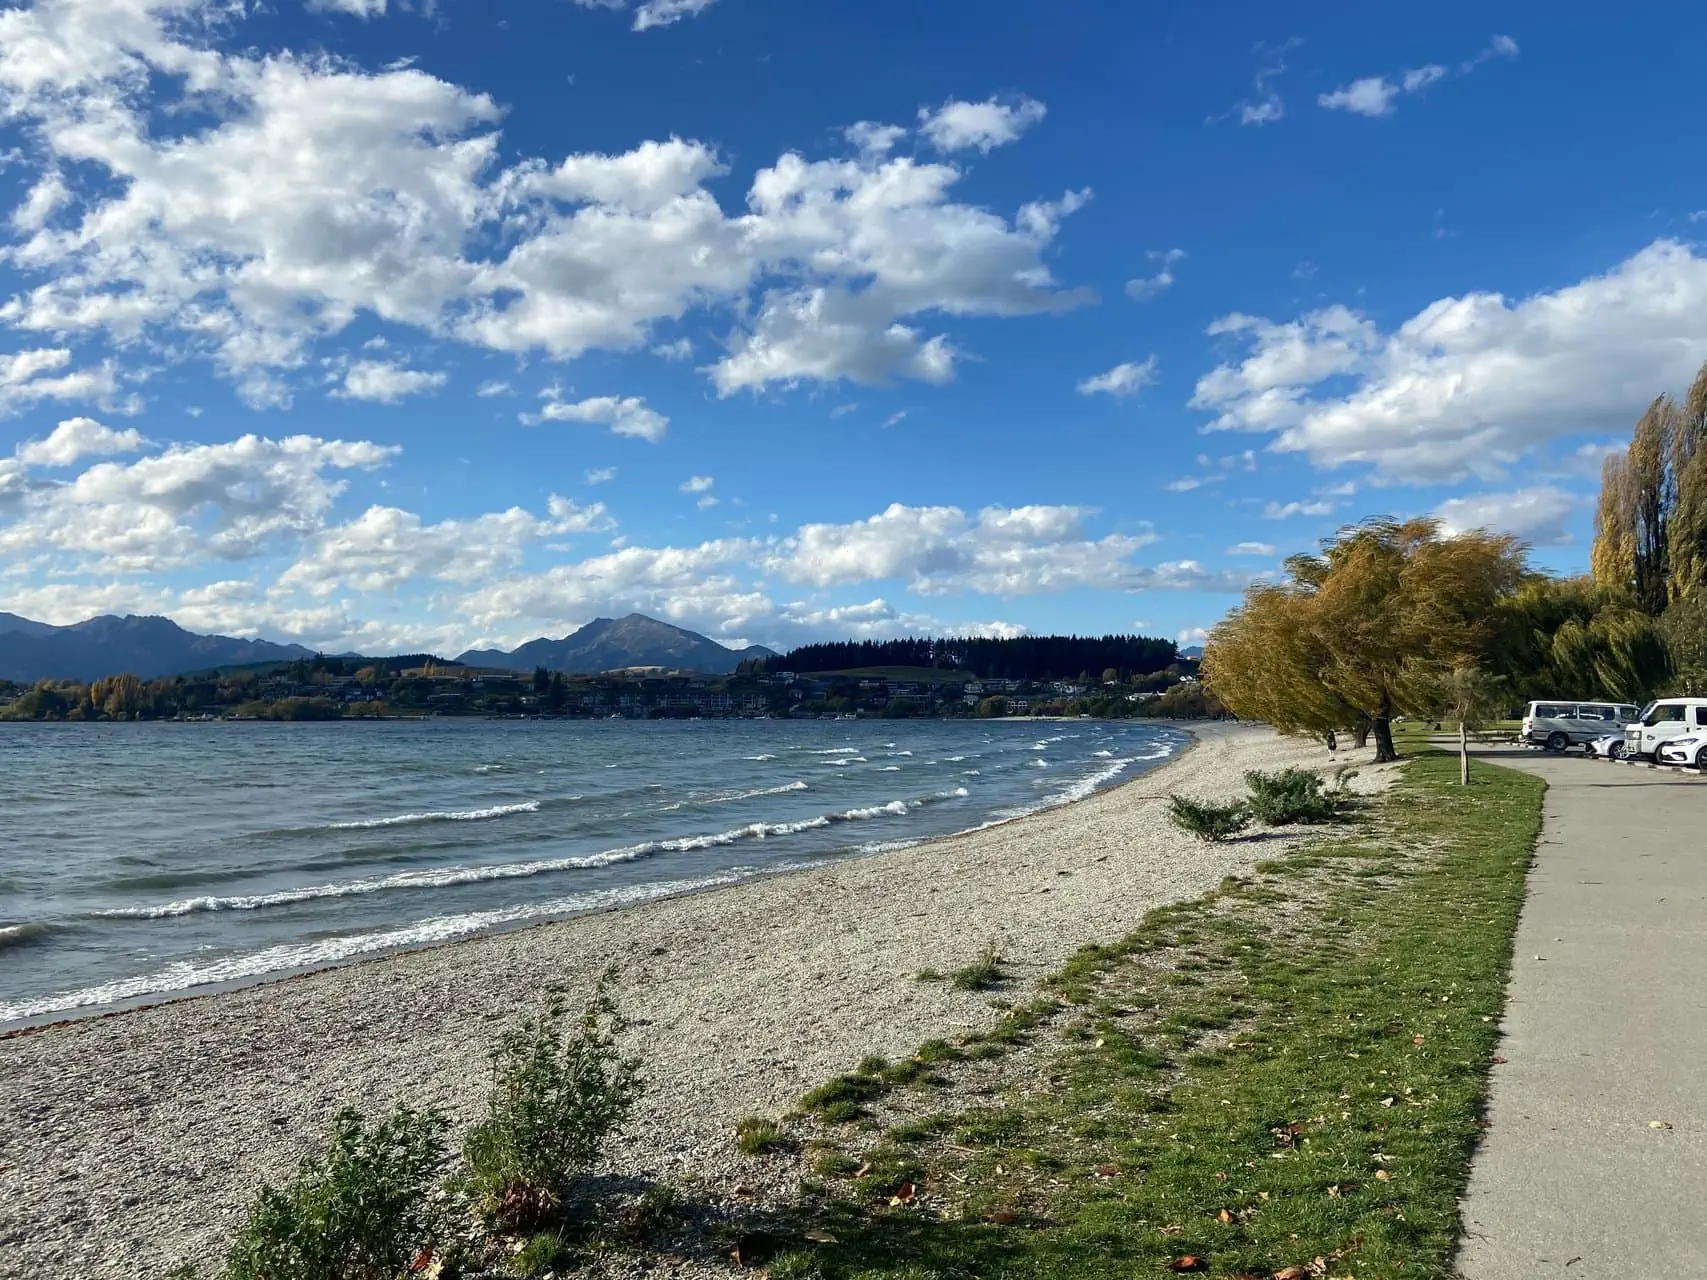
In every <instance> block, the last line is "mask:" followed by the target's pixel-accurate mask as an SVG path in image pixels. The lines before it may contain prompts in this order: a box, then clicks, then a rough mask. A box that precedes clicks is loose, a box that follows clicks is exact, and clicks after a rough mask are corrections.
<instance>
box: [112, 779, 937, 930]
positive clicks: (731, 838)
mask: <svg viewBox="0 0 1707 1280" xmlns="http://www.w3.org/2000/svg"><path fill="white" fill-rule="evenodd" d="M968 794H970V793H969V792H968V791H967V790H966V788H965V787H958V788H956V789H955V790H953V791H943V792H939V793H938V794H936V795H935V796H923V797H920V798H919V799H917V800H891V801H890V802H889V803H887V804H881V805H872V806H869V807H867V808H857V809H847V810H844V811H842V812H840V813H830V814H818V815H816V816H815V817H811V818H801V819H798V820H796V821H793V822H750V823H747V824H746V825H745V826H740V827H734V828H732V829H730V830H728V831H716V832H710V833H707V834H705V835H692V836H673V837H671V838H670V839H667V840H647V841H644V842H642V843H640V844H631V845H625V846H623V847H622V848H618V849H607V850H605V851H604V852H602V853H594V854H588V855H585V856H582V857H570V858H540V859H536V860H534V861H531V862H502V863H497V864H494V865H491V866H475V867H468V866H451V867H433V868H427V869H422V870H416V871H399V872H396V873H394V874H392V875H388V876H370V877H367V878H365V879H361V880H345V881H338V882H334V883H330V884H316V885H304V886H301V887H299V888H294V889H280V890H277V891H276V892H273V893H255V894H231V895H225V896H221V895H215V894H207V895H202V896H200V897H195V898H181V899H179V900H177V901H175V902H163V903H158V904H154V905H148V906H134V907H109V908H106V909H104V910H99V911H93V912H91V913H90V914H91V915H93V916H96V917H100V918H104V919H122V920H165V919H170V918H172V917H174V916H186V915H191V914H193V913H198V912H213V911H259V910H262V909H264V908H267V907H288V906H291V905H293V904H295V903H299V902H313V901H316V900H319V899H324V898H349V897H358V896H361V895H364V894H370V893H386V892H390V891H394V890H401V889H448V888H454V887H455V886H457V885H465V884H481V883H484V882H486V881H490V880H525V879H530V878H532V877H534V876H543V875H554V874H557V873H560V872H566V871H590V870H595V869H597V868H600V867H609V866H614V865H615V864H617V863H621V862H635V861H637V860H639V859H641V858H648V857H651V856H653V855H655V854H660V853H691V852H693V851H695V850H698V849H714V848H718V847H721V846H723V845H731V844H735V843H736V842H737V841H741V840H768V839H772V838H774V837H776V836H791V835H797V834H799V833H800V832H802V831H815V830H820V829H822V828H824V827H827V826H829V825H830V824H831V823H832V822H863V821H867V820H869V819H872V818H882V817H889V816H895V817H901V816H904V815H906V814H908V813H911V812H912V811H913V810H914V809H917V808H920V807H921V806H923V805H926V804H929V803H931V802H932V801H933V800H947V799H960V798H964V797H965V796H967V795H968Z"/></svg>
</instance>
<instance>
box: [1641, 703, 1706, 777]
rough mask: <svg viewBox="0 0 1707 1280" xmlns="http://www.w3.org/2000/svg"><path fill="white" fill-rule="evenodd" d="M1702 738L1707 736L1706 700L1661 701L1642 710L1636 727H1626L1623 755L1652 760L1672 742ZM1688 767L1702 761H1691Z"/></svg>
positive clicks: (1692, 759)
mask: <svg viewBox="0 0 1707 1280" xmlns="http://www.w3.org/2000/svg"><path fill="white" fill-rule="evenodd" d="M1699 734H1707V698H1661V699H1660V700H1659V701H1658V702H1650V703H1649V704H1648V705H1647V706H1646V707H1645V708H1643V710H1642V714H1641V717H1640V718H1639V719H1638V720H1637V722H1636V723H1635V724H1632V725H1627V726H1625V729H1624V754H1625V755H1627V756H1631V757H1636V756H1640V757H1642V758H1643V759H1652V758H1653V757H1654V756H1655V755H1656V754H1657V753H1658V752H1659V749H1660V748H1661V747H1662V746H1664V745H1666V744H1667V743H1668V742H1670V741H1671V740H1672V739H1673V738H1689V737H1694V736H1696V735H1699ZM1667 754H1668V755H1669V754H1672V753H1670V752H1668V753H1667ZM1687 763H1690V764H1701V763H1703V761H1701V760H1699V759H1694V758H1691V759H1690V760H1689V761H1688V762H1687Z"/></svg>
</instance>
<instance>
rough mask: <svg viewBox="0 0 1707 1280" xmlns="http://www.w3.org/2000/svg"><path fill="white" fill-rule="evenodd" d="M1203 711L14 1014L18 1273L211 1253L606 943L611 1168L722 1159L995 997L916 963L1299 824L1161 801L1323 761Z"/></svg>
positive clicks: (984, 1008) (11, 1147) (476, 1069)
mask: <svg viewBox="0 0 1707 1280" xmlns="http://www.w3.org/2000/svg"><path fill="white" fill-rule="evenodd" d="M1193 731H1194V733H1195V735H1196V737H1197V745H1196V746H1195V747H1194V748H1193V749H1191V750H1190V751H1188V752H1187V753H1186V754H1185V755H1184V756H1182V757H1181V758H1179V759H1177V760H1175V761H1173V762H1171V763H1169V764H1167V765H1165V766H1164V767H1163V768H1161V769H1158V770H1155V771H1153V772H1151V773H1148V774H1145V775H1142V776H1140V777H1139V778H1137V779H1135V780H1134V781H1133V782H1130V783H1128V784H1126V785H1123V786H1119V787H1116V788H1113V789H1111V790H1108V791H1104V792H1101V793H1099V794H1097V795H1094V796H1092V797H1090V798H1088V799H1085V800H1081V801H1079V802H1077V803H1074V804H1071V805H1068V806H1066V807H1064V808H1060V809H1055V810H1050V811H1047V812H1044V813H1040V814H1035V815H1033V816H1031V817H1028V818H1024V819H1020V820H1018V821H1015V822H1011V823H1007V824H1005V825H1002V826H997V827H991V828H988V829H985V830H982V831H977V832H972V833H969V834H966V835H961V836H953V837H949V838H946V839H941V840H933V841H930V842H928V843H925V844H921V845H917V846H914V847H912V848H907V849H901V850H896V851H893V852H889V853H882V854H876V855H873V856H870V857H866V858H861V859H858V860H853V861H848V862H843V863H839V864H837V865H834V866H830V867H825V868H821V869H817V870H813V871H806V872H799V873H793V874H788V875H781V876H774V877H765V878H761V879H758V880H753V881H748V882H745V883H742V884H739V885H736V886H732V887H729V888H724V889H718V890H713V891H710V892H706V893H701V894H695V895H691V896H687V897H681V898H675V899H667V900H663V901H658V902H652V903H647V904H644V905H640V906H636V907H630V908H626V909H623V910H619V911H612V912H607V913H604V914H598V915H590V916H582V917H578V918H576V919H573V920H568V921H563V922H560V923H556V924H549V925H542V926H538V927H535V928H530V929H524V930H518V931H514V932H509V933H502V934H497V935H493V936H490V937H482V938H473V939H469V940H465V941H460V942H454V943H448V944H445V945H441V946H436V947H430V948H426V949H422V950H417V951H409V952H403V953H400V954H397V955H392V956H387V957H383V958H379V959H374V960H369V961H365V962H363V963H359V964H353V965H349V966H346V967H342V968H338V969H334V970H328V971H323V972H319V973H314V974H308V975H305V976H301V977H295V978H289V979H285V980H281V981H276V982H270V983H266V984H263V985H259V986H254V987H247V988H244V989H241V990H236V991H227V992H221V993H218V994H215V995H208V996H202V997H199V998H191V999H184V1000H177V1001H173V1002H171V1003H167V1004H161V1005H156V1006H152V1007H149V1008H143V1009H135V1010H130V1011H126V1012H122V1013H117V1014H113V1015H110V1016H106V1017H95V1018H88V1019H84V1020H81V1021H76V1022H70V1023H60V1024H56V1025H53V1026H50V1027H45V1028H37V1029H32V1030H28V1031H23V1032H17V1033H13V1034H11V1035H9V1036H0V1275H4V1276H7V1277H18V1278H19V1280H23V1278H25V1277H79V1278H82V1277H106V1276H153V1275H160V1274H164V1273H165V1272H166V1271H168V1270H169V1269H170V1268H171V1267H172V1266H174V1265H175V1264H177V1263H179V1262H181V1261H183V1260H185V1259H190V1260H192V1261H195V1262H198V1263H200V1264H201V1265H202V1267H203V1270H204V1273H206V1272H209V1271H211V1270H214V1269H216V1267H217V1262H218V1259H219V1258H220V1256H221V1255H222V1253H223V1250H224V1247H225V1244H226V1243H227V1242H228V1241H229V1239H230V1237H231V1235H232V1233H233V1232H234V1230H235V1229H236V1228H237V1226H238V1225H239V1224H240V1222H241V1220H242V1215H243V1212H244V1210H245V1208H246V1207H247V1205H248V1202H249V1200H250V1198H251V1197H252V1196H253V1194H254V1191H255V1189H256V1187H257V1186H258V1185H260V1184H261V1183H262V1182H264V1181H268V1180H273V1181H276V1180H278V1179H280V1178H281V1177H284V1176H287V1175H288V1172H289V1170H290V1169H291V1168H292V1167H293V1166H294V1165H295V1163H296V1161H297V1160H298V1159H299V1158H300V1157H301V1156H302V1155H303V1154H304V1153H305V1152H307V1151H309V1150H311V1149H314V1148H316V1147H318V1146H319V1145H320V1144H321V1143H322V1142H323V1140H324V1134H325V1132H326V1128H327V1123H328V1121H329V1119H330V1117H331V1115H332V1114H333V1113H334V1112H335V1111H336V1110H337V1109H338V1108H340V1107H342V1106H345V1105H355V1106H358V1107H361V1108H362V1109H363V1110H365V1111H367V1112H368V1113H369V1114H374V1113H377V1112H380V1111H382V1110H384V1109H386V1108H388V1107H389V1106H391V1105H392V1104H393V1103H394V1102H399V1101H406V1102H409V1103H410V1104H412V1105H416V1106H422V1105H428V1104H433V1105H437V1106H440V1107H442V1108H444V1109H445V1110H446V1111H447V1112H449V1113H450V1114H451V1116H452V1117H453V1118H454V1120H455V1123H456V1125H457V1127H458V1130H460V1128H461V1126H462V1125H464V1124H465V1123H466V1122H467V1121H469V1120H470V1119H472V1118H473V1116H474V1115H475V1113H476V1112H477V1110H478V1109H479V1107H480V1106H481V1104H482V1102H483V1100H484V1096H485V1087H486V1076H487V1053H488V1050H489V1048H490V1046H491V1044H492V1042H493V1040H494V1038H495V1036H496V1034H497V1032H498V1031H499V1030H500V1029H501V1028H502V1027H503V1026H504V1025H506V1024H507V1023H509V1022H510V1021H512V1020H513V1019H515V1018H516V1017H518V1016H520V1015H522V1014H523V1013H525V1012H527V1011H529V1010H531V1009H533V1008H534V1007H536V1005H537V1002H538V1000H539V998H540V993H541V991H542V990H543V989H544V988H545V987H546V986H548V985H555V986H560V987H562V988H563V989H564V990H565V991H566V994H567V996H568V998H569V999H571V1000H576V999H578V998H580V997H581V996H583V995H584V994H585V993H587V992H588V991H590V990H591V988H592V985H593V983H594V981H595V980H596V978H597V977H598V974H599V973H600V972H601V971H602V970H603V969H604V968H605V967H606V966H607V965H611V964H614V965H616V966H617V967H618V969H619V972H620V977H619V980H618V983H617V986H616V998H617V1001H618V1004H619V1005H620V1006H621V1008H622V1011H623V1013H624V1015H625V1016H626V1017H627V1018H628V1019H629V1020H630V1022H631V1024H632V1025H631V1028H630V1030H629V1031H628V1032H627V1033H626V1036H625V1047H626V1048H628V1049H629V1050H630V1051H632V1052H637V1053H639V1054H641V1055H642V1056H643V1058H644V1060H645V1074H646V1077H647V1082H648V1092H647V1094H646V1097H645V1099H644V1101H643V1103H642V1104H641V1107H640V1109H639V1112H638V1113H637V1116H636V1119H635V1122H634V1124H633V1125H632V1126H631V1128H630V1130H629V1132H628V1134H627V1135H626V1136H625V1138H624V1139H623V1141H622V1142H621V1144H620V1145H619V1146H618V1148H617V1149H616V1150H615V1151H613V1153H612V1156H611V1162H610V1163H611V1167H612V1169H613V1170H618V1171H621V1172H622V1173H625V1174H632V1175H637V1176H640V1177H645V1178H650V1179H659V1180H665V1181H669V1180H673V1179H679V1178H683V1177H687V1176H694V1177H700V1178H704V1177H706V1176H707V1175H708V1174H709V1175H711V1176H715V1174H716V1171H717V1170H718V1169H720V1168H731V1167H733V1147H732V1141H731V1136H730V1135H731V1131H732V1129H733V1126H734V1125H735V1123H736V1122H737V1121H739V1120H740V1119H741V1117H743V1116H746V1115H749V1114H753V1113H755V1112H757V1113H768V1114H777V1113H780V1112H782V1111H784V1110H786V1109H787V1108H788V1107H789V1105H790V1104H792V1102H793V1101H794V1100H795V1099H796V1098H797V1097H798V1096H799V1095H800V1094H801V1093H802V1092H803V1091H805V1090H806V1089H808V1088H811V1087H812V1086H813V1085H816V1084H818V1083H821V1082H822V1081H823V1080H824V1079H825V1078H826V1077H828V1076H830V1075H832V1074H835V1073H837V1072H840V1071H843V1070H846V1069H848V1068H849V1067H850V1066H851V1065H852V1064H853V1063H854V1062H856V1061H858V1060H859V1059H860V1058H861V1057H863V1056H864V1055H866V1054H868V1053H878V1054H884V1055H886V1056H891V1057H894V1056H905V1055H907V1054H909V1053H911V1052H912V1050H913V1049H915V1048H916V1047H917V1046H918V1045H919V1044H920V1043H921V1042H923V1041H924V1040H927V1039H931V1038H933V1037H936V1036H944V1037H952V1036H954V1035H957V1034H964V1033H966V1032H969V1031H976V1030H982V1029H984V1028H986V1027H988V1026H989V1025H991V1024H992V1023H993V1022H994V1021H995V1019H996V1017H997V1014H996V1011H995V1010H993V1009H992V1008H991V1007H990V1004H989V999H988V997H987V996H983V995H979V994H976V993H966V992H957V991H954V990H953V989H952V988H950V987H949V985H948V984H947V983H940V982H936V983H925V982H919V981H917V980H916V979H915V978H914V976H913V975H914V974H915V973H917V972H918V971H919V970H921V969H924V968H933V969H936V970H939V971H941V972H948V971H950V970H952V969H955V968H958V967H960V966H962V965H965V964H966V963H968V962H969V961H970V960H971V959H973V958H974V957H975V956H976V955H977V954H978V953H979V952H980V951H981V950H983V948H984V947H985V946H987V945H994V946H995V948H996V949H997V950H998V951H999V952H1000V954H1001V955H1002V956H1003V957H1004V961H1005V962H1006V967H1007V968H1008V970H1009V971H1010V972H1011V973H1012V974H1014V975H1015V977H1016V978H1017V979H1019V982H1018V983H1017V984H1016V987H1019V988H1023V986H1024V985H1025V984H1026V983H1027V982H1029V981H1030V980H1033V979H1036V978H1039V977H1042V976H1044V975H1046V974H1048V973H1050V972H1052V971H1054V970H1055V969H1057V968H1058V967H1059V966H1060V964H1061V962H1062V961H1063V960H1065V959H1066V957H1067V956H1068V955H1070V954H1071V953H1072V952H1073V951H1074V950H1075V949H1077V948H1078V947H1080V946H1082V945H1084V944H1085V943H1088V942H1097V941H1107V940H1110V939H1113V938H1116V937H1118V936H1120V935H1121V934H1122V933H1124V932H1125V931H1126V930H1127V929H1129V928H1130V927H1131V926H1132V925H1133V924H1134V923H1135V922H1136V921H1137V920H1138V919H1139V918H1140V917H1141V916H1142V915H1143V914H1144V912H1145V911H1147V910H1148V909H1150V908H1151V907H1155V906H1159V905H1161V904H1163V903H1167V902H1174V901H1179V900H1182V899H1187V898H1192V897H1195V896H1197V895H1199V894H1201V893H1203V892H1205V891H1207V890H1208V889H1210V888H1213V887H1214V886H1215V885H1217V884H1219V883H1220V881H1221V880H1222V878H1223V877H1225V876H1227V875H1230V874H1235V873H1238V872H1240V871H1243V870H1245V869H1247V868H1248V867H1249V866H1250V865H1251V864H1253V863H1255V862H1257V861H1259V860H1261V859H1263V858H1268V857H1272V856H1274V854H1275V851H1276V849H1277V845H1278V842H1279V841H1281V840H1285V839H1292V838H1295V837H1290V836H1281V835H1278V834H1269V835H1267V837H1266V838H1264V839H1259V840H1247V841H1238V842H1233V843H1230V844H1226V845H1220V846H1204V845H1199V844H1196V843H1195V842H1193V841H1191V840H1190V839H1188V838H1186V837H1185V836H1183V835H1181V834H1180V833H1178V832H1177V831H1175V830H1174V829H1173V828H1172V827H1171V826H1170V825H1169V824H1168V823H1167V821H1166V819H1165V817H1164V815H1163V811H1162V800H1161V799H1160V797H1161V796H1162V795H1164V794H1166V793H1169V792H1179V793H1183V794H1187V795H1191V796H1194V797H1200V798H1216V799H1221V798H1228V797H1232V796H1234V795H1237V794H1240V793H1241V792H1242V790H1243V775H1244V773H1245V771H1246V770H1248V769H1276V768H1283V767H1286V766H1288V765H1306V766H1310V767H1321V766H1323V765H1325V764H1326V763H1327V761H1326V759H1325V756H1324V752H1323V751H1322V749H1321V747H1320V746H1319V745H1316V744H1313V743H1309V742H1303V741H1299V740H1296V739H1286V738H1281V737H1279V736H1278V735H1276V734H1275V733H1273V732H1272V731H1270V730H1268V729H1265V728H1260V727H1256V726H1248V725H1223V724H1209V725H1198V726H1193ZM1363 781H1364V782H1365V783H1366V784H1368V785H1377V784H1378V780H1377V779H1374V778H1372V777H1366V778H1365V779H1363Z"/></svg>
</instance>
